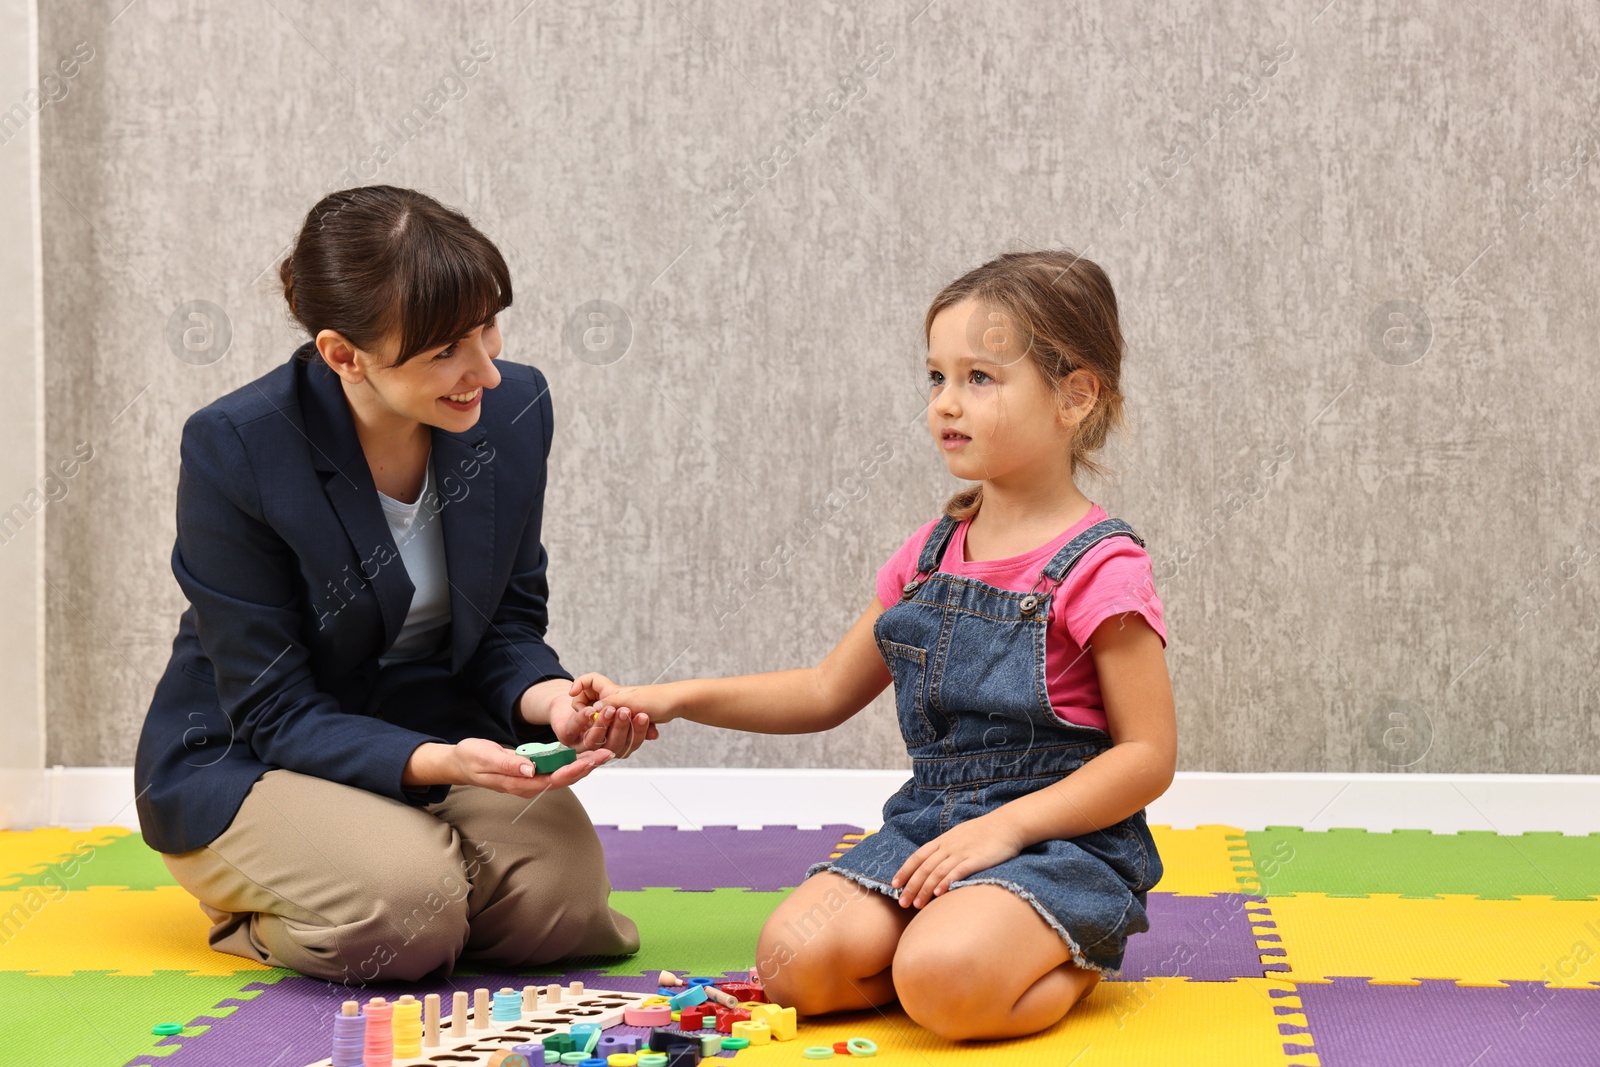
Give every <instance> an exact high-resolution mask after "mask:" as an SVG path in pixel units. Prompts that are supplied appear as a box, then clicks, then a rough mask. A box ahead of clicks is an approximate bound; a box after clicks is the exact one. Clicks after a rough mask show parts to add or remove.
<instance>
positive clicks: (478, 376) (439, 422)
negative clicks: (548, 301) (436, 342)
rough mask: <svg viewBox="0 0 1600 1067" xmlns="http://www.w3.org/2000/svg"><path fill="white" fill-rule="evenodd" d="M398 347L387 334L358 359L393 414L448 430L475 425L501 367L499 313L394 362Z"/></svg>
mask: <svg viewBox="0 0 1600 1067" xmlns="http://www.w3.org/2000/svg"><path fill="white" fill-rule="evenodd" d="M399 347H400V346H399V340H398V338H395V337H390V338H388V339H386V340H385V342H384V351H382V352H380V353H372V352H362V353H361V355H362V358H361V360H360V363H361V365H362V366H363V367H364V368H365V369H366V370H367V374H366V380H367V382H368V383H369V384H370V385H371V386H372V391H373V393H374V394H376V397H377V399H378V400H379V401H380V402H381V403H382V404H383V405H384V406H385V407H387V408H389V409H390V410H391V411H392V412H393V413H394V414H395V415H397V416H401V417H404V418H407V419H415V420H416V421H418V422H421V423H424V424H425V425H428V426H437V427H439V428H440V429H442V430H448V431H450V432H452V433H460V432H461V431H463V430H467V429H470V428H471V427H472V426H474V425H475V424H476V423H477V421H478V417H479V413H480V411H481V410H482V408H483V391H484V390H485V389H493V388H494V387H495V386H497V385H499V384H500V371H499V370H498V369H497V368H496V367H495V365H494V361H495V359H496V357H498V356H499V355H500V325H499V319H498V316H497V317H495V318H492V319H490V320H489V321H488V322H487V323H485V324H483V325H482V326H479V327H477V328H476V329H474V330H473V331H472V332H471V333H469V334H467V335H466V336H465V337H462V338H460V339H458V340H456V341H454V342H452V343H451V344H448V345H440V346H438V347H436V348H430V349H425V350H424V351H422V352H420V353H418V354H417V355H415V356H413V357H411V359H409V360H407V361H406V362H405V363H403V364H401V365H400V366H398V367H396V366H394V365H393V363H394V360H395V357H396V356H397V355H399ZM358 351H360V350H358ZM452 397H454V398H456V399H451V398H452Z"/></svg>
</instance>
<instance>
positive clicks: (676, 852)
mask: <svg viewBox="0 0 1600 1067" xmlns="http://www.w3.org/2000/svg"><path fill="white" fill-rule="evenodd" d="M595 829H596V830H597V831H598V832H599V834H600V842H601V844H602V845H603V846H604V847H605V853H606V873H607V875H609V876H610V878H611V888H612V889H616V890H624V891H629V890H639V889H646V888H664V889H688V890H710V889H755V890H762V891H766V892H772V891H776V890H780V889H793V888H794V887H795V886H797V885H799V884H800V883H801V882H802V881H804V880H805V874H806V868H807V867H809V866H811V864H813V863H816V862H818V861H819V860H825V859H827V858H828V857H829V856H830V855H832V854H833V853H834V852H835V851H837V848H836V846H837V845H838V844H839V843H840V842H841V841H842V840H843V838H844V835H845V834H859V833H861V832H862V829H861V827H859V826H851V825H848V824H845V823H836V824H830V825H827V826H824V827H822V828H821V829H818V830H799V829H796V828H795V827H793V826H763V827H762V828H761V829H759V830H739V829H736V828H735V827H733V826H702V827H701V828H700V829H698V830H680V829H678V828H677V827H675V826H646V827H645V828H644V829H642V830H621V829H618V828H617V827H615V826H596V827H595Z"/></svg>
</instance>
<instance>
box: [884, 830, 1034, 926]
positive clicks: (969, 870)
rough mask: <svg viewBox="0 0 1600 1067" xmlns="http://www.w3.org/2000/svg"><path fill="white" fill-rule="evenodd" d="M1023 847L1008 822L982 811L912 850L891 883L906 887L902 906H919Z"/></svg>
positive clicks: (1015, 854) (1020, 851) (1000, 861)
mask: <svg viewBox="0 0 1600 1067" xmlns="http://www.w3.org/2000/svg"><path fill="white" fill-rule="evenodd" d="M1022 849H1023V844H1022V840H1021V838H1019V837H1017V836H1016V834H1015V832H1013V831H1012V830H1011V829H1010V826H1009V823H1007V822H1005V821H1003V820H998V819H991V818H988V817H987V816H981V815H980V816H979V817H978V818H976V819H968V820H967V821H966V822H962V823H957V824H956V825H954V826H952V827H950V829H948V830H946V831H945V832H944V833H942V834H940V835H939V836H938V837H936V838H934V839H933V840H932V841H929V842H928V843H927V844H926V845H923V846H922V847H921V848H919V849H917V850H916V851H915V852H913V853H912V854H911V855H910V856H908V857H907V858H906V861H905V862H904V863H902V864H901V865H900V869H899V870H898V871H896V872H895V875H894V877H893V878H892V879H890V880H889V884H890V885H892V886H895V887H896V888H899V887H902V886H903V887H904V889H903V890H902V891H901V893H900V906H901V907H902V908H906V907H917V908H920V907H922V906H923V905H924V904H926V903H928V901H930V900H932V899H933V898H934V897H936V896H939V895H940V894H942V893H946V892H949V890H950V883H951V882H954V881H957V880H958V879H961V878H965V877H967V876H968V875H969V874H976V873H977V872H978V871H981V870H985V869H986V868H989V867H993V866H994V865H995V864H997V863H1004V862H1005V861H1006V860H1008V859H1012V858H1013V857H1015V856H1018V855H1020V854H1021V853H1022Z"/></svg>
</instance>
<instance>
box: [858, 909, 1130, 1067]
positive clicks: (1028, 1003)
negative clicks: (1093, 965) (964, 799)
mask: <svg viewBox="0 0 1600 1067" xmlns="http://www.w3.org/2000/svg"><path fill="white" fill-rule="evenodd" d="M884 899H885V900H887V899H888V898H884ZM891 906H892V907H894V908H895V909H896V910H900V909H899V905H895V904H891ZM1071 960H1072V956H1071V953H1070V952H1068V950H1067V943H1066V942H1065V941H1063V940H1062V939H1061V937H1060V935H1059V934H1057V933H1056V932H1055V930H1054V928H1052V927H1051V926H1050V924H1049V923H1047V922H1045V921H1044V919H1043V918H1042V917H1041V916H1040V915H1039V913H1038V912H1036V911H1034V910H1033V907H1032V905H1030V904H1029V903H1028V902H1027V901H1025V900H1023V899H1022V898H1021V897H1019V896H1017V895H1016V894H1015V893H1013V892H1011V891H1010V890H1008V889H1005V888H1003V887H1001V886H998V885H966V886H961V887H960V888H957V889H952V890H950V891H948V892H946V893H944V894H943V895H941V896H937V897H934V898H933V899H932V900H930V901H929V902H928V903H927V904H926V905H924V906H923V908H922V909H921V910H920V911H919V912H917V913H916V917H915V918H914V919H912V921H911V923H910V925H908V926H907V927H906V930H905V933H904V934H903V935H902V936H901V937H900V941H899V946H898V947H897V948H896V950H895V954H894V960H893V968H894V986H895V991H896V993H897V994H898V996H899V999H900V1006H901V1007H902V1008H904V1009H905V1012H906V1014H907V1015H909V1016H911V1018H912V1020H913V1021H915V1022H917V1023H918V1024H919V1025H921V1026H923V1027H924V1028H926V1029H928V1030H932V1031H933V1032H934V1033H936V1034H939V1035H940V1036H941V1037H946V1038H949V1039H951V1040H961V1039H964V1038H1000V1037H1020V1036H1022V1035H1025V1034H1032V1033H1037V1032H1038V1031H1040V1030H1043V1029H1045V1028H1046V1027H1048V1026H1051V1025H1053V1024H1055V1023H1056V1022H1057V1021H1059V1020H1060V1019H1061V1018H1062V1017H1063V1016H1065V1015H1066V1014H1067V1011H1068V1009H1070V1008H1071V1007H1072V1006H1073V1005H1074V1004H1076V1003H1077V1002H1078V1001H1079V1000H1081V999H1082V998H1083V997H1084V996H1086V995H1088V993H1089V991H1090V990H1091V989H1093V988H1094V987H1095V985H1096V983H1098V982H1099V981H1100V972H1098V971H1094V970H1088V969H1085V968H1082V967H1079V966H1077V965H1076V964H1074V963H1072V962H1071Z"/></svg>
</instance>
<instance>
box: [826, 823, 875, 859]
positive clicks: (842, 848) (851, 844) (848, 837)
mask: <svg viewBox="0 0 1600 1067" xmlns="http://www.w3.org/2000/svg"><path fill="white" fill-rule="evenodd" d="M874 832H875V831H872V830H868V831H867V832H866V833H865V834H845V835H844V839H843V840H842V841H840V842H839V843H838V844H837V845H834V846H833V851H832V852H830V853H828V858H829V859H830V860H836V859H838V858H839V857H840V856H842V855H844V854H845V853H846V852H848V851H849V850H850V849H852V848H855V847H856V844H857V843H858V842H860V841H864V840H866V838H867V835H868V834H871V833H874Z"/></svg>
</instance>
